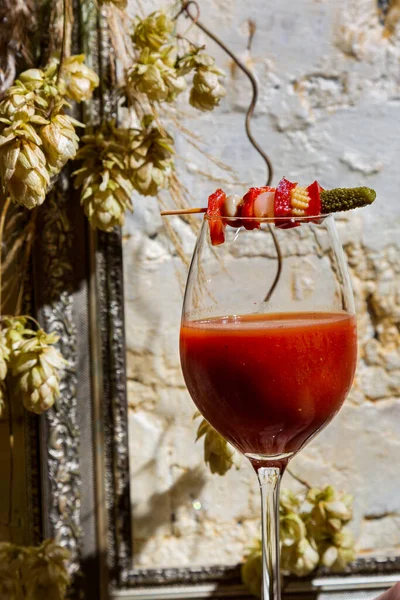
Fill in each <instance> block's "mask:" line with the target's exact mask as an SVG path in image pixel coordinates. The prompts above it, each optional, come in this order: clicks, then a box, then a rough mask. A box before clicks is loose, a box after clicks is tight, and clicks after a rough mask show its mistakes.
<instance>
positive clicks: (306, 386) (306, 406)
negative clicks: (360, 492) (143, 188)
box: [180, 216, 357, 600]
mask: <svg viewBox="0 0 400 600" xmlns="http://www.w3.org/2000/svg"><path fill="white" fill-rule="evenodd" d="M313 221H315V222H313ZM287 224H288V223H287V219H286V221H285V220H281V221H280V220H279V219H275V220H268V219H258V220H257V221H254V220H250V219H246V218H239V219H238V218H236V219H229V218H224V219H223V221H222V220H221V219H220V218H210V217H208V216H206V217H205V219H204V222H203V225H202V228H201V231H200V233H199V237H198V240H197V244H196V247H195V251H194V255H193V258H192V263H191V267H190V271H189V276H188V280H187V285H186V292H185V299H184V305H183V314H182V324H181V334H180V353H181V364H182V370H183V374H184V377H185V381H186V384H187V387H188V390H189V392H190V394H191V396H192V398H193V400H194V402H195V404H196V406H197V408H198V409H199V411H200V412H201V413H202V415H203V416H204V417H205V418H206V419H207V421H209V423H210V424H211V425H212V426H213V427H214V428H215V429H216V430H217V431H219V433H220V434H221V435H222V436H223V437H224V438H225V439H227V440H228V441H229V442H230V443H231V444H232V445H233V446H235V447H236V448H237V449H238V450H239V451H240V452H241V453H242V454H244V455H245V456H246V457H247V458H248V459H249V460H250V462H251V464H252V465H253V467H254V469H255V471H256V473H257V476H258V480H259V483H260V488H261V510H262V540H263V543H262V547H263V598H264V600H279V599H280V573H279V520H278V510H279V485H280V480H281V476H282V474H283V471H284V469H285V467H286V466H287V464H288V461H289V460H290V459H291V458H292V457H293V456H294V455H295V454H296V453H297V452H298V451H299V450H301V448H302V447H303V446H304V445H305V444H306V443H307V442H308V441H309V440H310V439H311V438H312V437H313V436H314V435H315V434H316V433H317V432H318V431H320V430H321V429H322V428H323V427H325V425H327V424H328V423H329V422H330V421H331V419H332V418H333V417H334V415H335V414H336V413H337V412H338V410H339V409H340V407H341V406H342V404H343V402H344V400H345V398H346V396H347V394H348V392H349V390H350V387H351V384H352V381H353V376H354V371H355V367H356V358H357V333H356V321H355V315H354V302H353V296H352V291H351V284H350V279H349V275H348V271H347V266H346V260H345V257H344V253H343V250H342V247H341V245H340V242H339V239H338V235H337V231H336V227H335V222H334V219H333V217H332V216H326V217H325V218H322V219H321V218H320V219H312V220H310V219H309V218H297V219H291V222H290V225H291V226H290V227H288V228H286V226H287ZM280 225H283V227H280ZM222 226H223V227H225V226H226V233H225V235H226V239H225V243H224V244H222V245H219V246H212V245H211V241H210V228H221V227H222ZM280 267H281V269H280ZM277 274H278V277H277Z"/></svg>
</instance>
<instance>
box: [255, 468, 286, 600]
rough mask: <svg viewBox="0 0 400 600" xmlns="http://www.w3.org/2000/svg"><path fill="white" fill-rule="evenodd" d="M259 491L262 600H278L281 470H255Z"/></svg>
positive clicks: (279, 583)
mask: <svg viewBox="0 0 400 600" xmlns="http://www.w3.org/2000/svg"><path fill="white" fill-rule="evenodd" d="M257 476H258V481H259V483H260V490H261V526H262V560H263V583H262V599H263V600H280V598H281V577H280V568H279V557H280V546H279V487H280V483H281V470H280V469H279V468H278V467H260V468H259V469H257Z"/></svg>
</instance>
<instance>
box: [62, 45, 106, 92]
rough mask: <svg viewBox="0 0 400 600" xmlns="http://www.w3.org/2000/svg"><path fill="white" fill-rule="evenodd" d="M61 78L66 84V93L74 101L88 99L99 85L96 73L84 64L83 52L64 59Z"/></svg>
mask: <svg viewBox="0 0 400 600" xmlns="http://www.w3.org/2000/svg"><path fill="white" fill-rule="evenodd" d="M61 79H62V81H63V82H64V84H65V86H66V95H67V96H68V98H71V99H72V100H75V102H83V101H84V100H89V99H90V98H91V97H92V95H93V92H94V90H95V89H96V88H97V87H98V85H99V77H98V75H97V74H96V73H95V72H94V71H92V69H89V67H87V66H86V65H85V55H84V54H78V55H76V56H70V57H69V58H67V59H65V61H64V63H63V66H62V71H61Z"/></svg>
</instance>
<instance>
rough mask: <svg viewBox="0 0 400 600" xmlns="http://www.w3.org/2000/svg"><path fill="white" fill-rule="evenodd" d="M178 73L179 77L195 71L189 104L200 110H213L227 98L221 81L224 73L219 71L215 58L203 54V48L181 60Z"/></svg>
mask: <svg viewBox="0 0 400 600" xmlns="http://www.w3.org/2000/svg"><path fill="white" fill-rule="evenodd" d="M177 71H178V74H179V75H187V74H188V73H190V72H191V71H194V77H193V87H192V89H191V91H190V98H189V102H190V104H191V105H192V106H194V107H195V108H197V109H198V110H201V111H208V110H213V109H214V108H215V107H216V106H218V105H219V103H220V101H221V99H222V98H223V97H224V96H226V90H225V88H224V86H223V85H222V83H221V81H220V80H221V77H223V76H224V72H223V71H221V69H218V67H217V66H216V65H215V60H214V58H213V57H212V56H210V55H209V54H207V53H206V52H203V49H202V48H197V49H196V50H194V51H193V52H190V53H189V54H186V55H185V56H183V57H182V58H180V59H179V60H178V66H177Z"/></svg>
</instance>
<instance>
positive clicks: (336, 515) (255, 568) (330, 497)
mask: <svg viewBox="0 0 400 600" xmlns="http://www.w3.org/2000/svg"><path fill="white" fill-rule="evenodd" d="M352 501H353V498H352V496H350V495H349V494H340V493H338V492H336V491H335V490H334V488H333V487H332V486H328V487H326V488H324V489H323V490H319V489H315V488H312V489H310V490H308V492H307V494H306V495H302V496H297V495H295V494H294V493H293V492H292V491H290V490H287V489H283V490H282V491H281V495H280V503H279V522H280V539H281V568H282V571H283V572H286V573H288V574H291V575H296V576H297V577H304V576H305V575H309V574H310V573H311V572H312V571H314V570H315V569H316V568H317V567H318V566H319V565H321V566H324V567H327V568H329V569H330V570H332V571H341V570H343V569H344V568H345V566H346V565H347V564H348V563H349V562H350V561H352V560H354V558H355V550H354V539H353V536H352V534H351V532H350V531H348V530H347V529H346V528H344V525H345V524H346V523H348V522H349V520H350V519H351V518H352V510H351V505H352ZM261 572H262V556H261V544H260V543H259V542H257V543H256V545H255V546H254V547H253V548H251V549H250V552H249V554H248V555H247V556H246V557H245V562H244V563H243V565H242V580H243V583H244V584H245V585H246V586H247V587H248V588H249V590H250V591H251V593H252V594H254V595H255V596H260V593H261Z"/></svg>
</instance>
